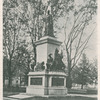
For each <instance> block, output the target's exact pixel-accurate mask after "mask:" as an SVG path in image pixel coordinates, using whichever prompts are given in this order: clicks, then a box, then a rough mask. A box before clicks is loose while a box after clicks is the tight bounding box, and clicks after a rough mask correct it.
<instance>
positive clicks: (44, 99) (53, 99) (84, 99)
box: [22, 96, 97, 100]
mask: <svg viewBox="0 0 100 100" xmlns="http://www.w3.org/2000/svg"><path fill="white" fill-rule="evenodd" d="M22 100H97V98H89V97H78V96H77V97H71V96H68V97H48V98H47V97H33V98H28V99H22Z"/></svg>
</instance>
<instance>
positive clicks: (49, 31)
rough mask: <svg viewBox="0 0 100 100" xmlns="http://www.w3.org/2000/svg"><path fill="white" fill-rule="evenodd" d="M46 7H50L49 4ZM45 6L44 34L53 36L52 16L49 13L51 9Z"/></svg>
mask: <svg viewBox="0 0 100 100" xmlns="http://www.w3.org/2000/svg"><path fill="white" fill-rule="evenodd" d="M48 8H50V9H51V6H49V7H48ZM48 8H47V12H46V17H45V18H44V24H45V25H44V36H51V37H54V34H53V18H52V14H51V10H50V9H48Z"/></svg>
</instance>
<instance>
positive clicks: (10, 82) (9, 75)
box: [8, 59, 12, 87]
mask: <svg viewBox="0 0 100 100" xmlns="http://www.w3.org/2000/svg"><path fill="white" fill-rule="evenodd" d="M8 77H9V81H8V87H11V85H12V73H11V59H10V61H9V64H8Z"/></svg>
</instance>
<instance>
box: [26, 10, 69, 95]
mask: <svg viewBox="0 0 100 100" xmlns="http://www.w3.org/2000/svg"><path fill="white" fill-rule="evenodd" d="M35 44H36V51H37V60H36V61H37V64H36V67H35V69H34V71H32V72H29V74H28V86H27V88H26V93H27V94H33V95H66V94H67V88H66V74H65V72H64V65H63V64H62V58H61V57H60V54H58V49H59V46H60V45H61V42H60V41H58V40H57V39H56V38H55V37H54V34H53V23H52V15H51V14H50V13H49V11H48V16H47V19H46V25H45V35H44V36H43V37H42V38H41V39H40V40H38V41H36V42H35ZM58 66H59V68H58Z"/></svg>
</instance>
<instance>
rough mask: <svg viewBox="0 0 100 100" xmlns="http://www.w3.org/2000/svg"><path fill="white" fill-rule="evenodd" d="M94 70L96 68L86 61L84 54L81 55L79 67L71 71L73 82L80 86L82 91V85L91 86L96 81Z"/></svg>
mask: <svg viewBox="0 0 100 100" xmlns="http://www.w3.org/2000/svg"><path fill="white" fill-rule="evenodd" d="M96 70H97V69H96V67H95V66H93V64H92V63H90V62H89V60H88V59H87V57H86V54H83V55H82V59H81V60H80V63H79V65H78V66H76V67H75V68H74V69H73V82H74V83H76V84H81V88H82V89H83V86H84V85H88V84H93V83H94V81H95V80H96V79H97V72H96ZM94 71H95V72H94ZM94 73H95V74H94Z"/></svg>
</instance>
